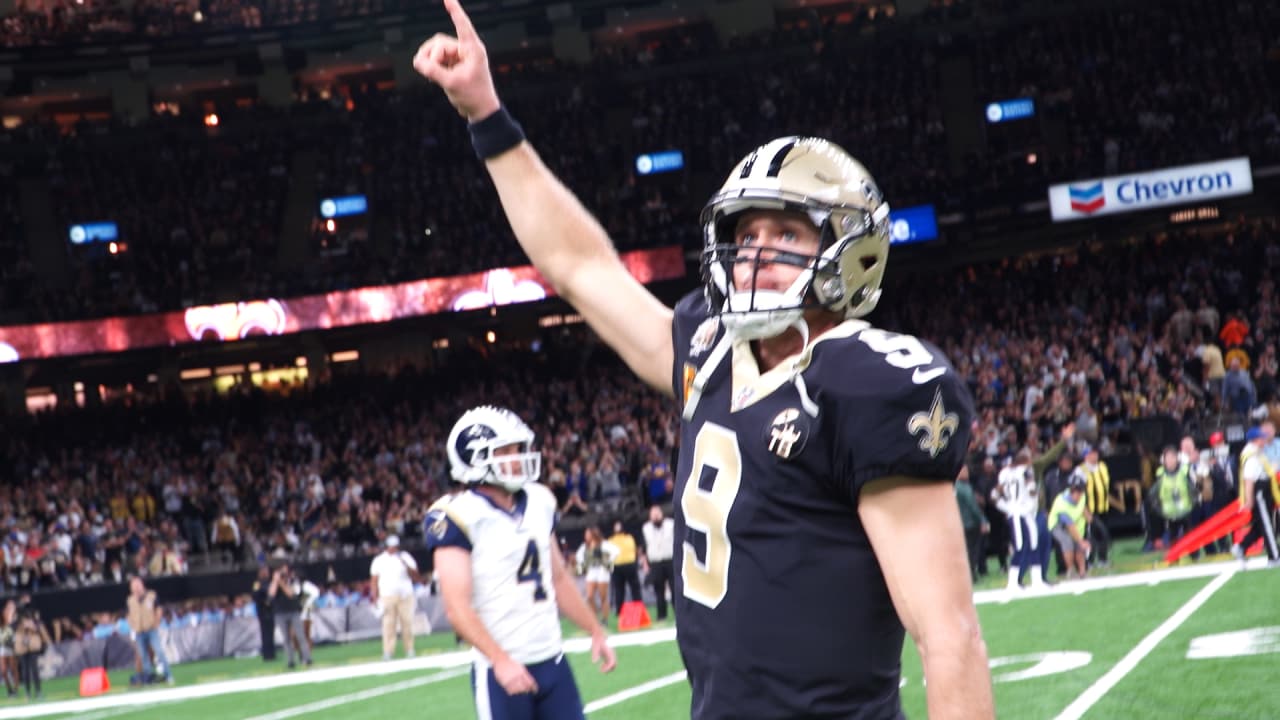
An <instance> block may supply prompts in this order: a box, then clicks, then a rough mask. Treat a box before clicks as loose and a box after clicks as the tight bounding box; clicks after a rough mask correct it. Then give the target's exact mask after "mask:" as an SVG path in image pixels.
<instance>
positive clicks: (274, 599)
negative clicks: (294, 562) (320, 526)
mask: <svg viewBox="0 0 1280 720" xmlns="http://www.w3.org/2000/svg"><path fill="white" fill-rule="evenodd" d="M267 597H269V598H271V610H272V613H273V614H274V615H275V618H276V622H277V623H278V624H279V625H280V627H281V629H282V631H283V632H284V651H285V654H286V655H285V656H286V657H287V658H288V660H289V663H288V665H287V667H288V668H289V669H290V670H292V669H294V668H295V667H297V666H298V664H297V663H296V662H295V660H294V648H295V646H296V647H297V649H298V653H299V654H301V655H302V662H304V663H306V664H307V665H310V664H311V646H310V645H309V644H308V643H307V640H306V636H305V635H303V632H302V582H301V580H300V579H299V578H298V577H297V576H296V575H294V574H293V570H292V569H290V567H289V563H281V565H280V567H278V568H276V571H275V572H274V573H272V574H271V585H270V587H268V588H267Z"/></svg>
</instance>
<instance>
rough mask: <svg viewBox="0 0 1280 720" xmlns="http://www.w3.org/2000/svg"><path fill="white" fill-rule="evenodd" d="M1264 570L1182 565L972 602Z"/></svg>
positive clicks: (1254, 561) (987, 594) (985, 593)
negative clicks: (1239, 571)
mask: <svg viewBox="0 0 1280 720" xmlns="http://www.w3.org/2000/svg"><path fill="white" fill-rule="evenodd" d="M1266 567H1267V559H1266V558H1265V557H1259V558H1250V559H1249V560H1248V561H1247V562H1245V563H1241V562H1240V561H1239V560H1223V561H1221V562H1212V563H1202V564H1198V565H1184V566H1181V567H1173V568H1163V569H1160V570H1144V571H1142V572H1136V573H1128V574H1126V575H1108V576H1106V577H1097V578H1086V579H1084V580H1067V581H1066V582H1060V583H1058V584H1057V585H1054V586H1053V587H1051V588H1046V589H1044V590H1031V589H1029V588H1024V589H1022V590H1014V591H1012V592H1010V591H1009V590H1006V589H1004V588H1000V589H998V590H979V591H977V592H975V593H974V594H973V602H974V603H975V604H977V605H985V604H988V603H1006V602H1009V601H1011V600H1034V599H1036V598H1042V597H1053V596H1055V595H1081V594H1083V593H1086V592H1091V591H1094V590H1110V589H1112V588H1121V587H1134V586H1137V585H1158V584H1160V583H1162V582H1170V581H1174V580H1190V579H1193V578H1206V577H1213V576H1215V575H1221V574H1223V573H1227V572H1231V571H1238V570H1242V569H1243V570H1262V569H1265V568H1266Z"/></svg>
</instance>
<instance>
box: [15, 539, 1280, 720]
mask: <svg viewBox="0 0 1280 720" xmlns="http://www.w3.org/2000/svg"><path fill="white" fill-rule="evenodd" d="M1188 574H1192V575H1195V574H1198V575H1199V576H1198V577H1185V575H1188ZM1180 576H1182V577H1180ZM1112 585H1120V586H1118V587H1112ZM1277 598H1280V570H1258V571H1253V570H1250V571H1247V572H1242V571H1240V566H1239V565H1238V564H1235V563H1214V564H1212V565H1210V564H1205V565H1202V566H1185V567H1182V568H1179V569H1176V570H1172V571H1158V572H1152V573H1140V574H1130V575H1122V576H1113V577H1110V578H1102V579H1098V580H1089V581H1084V582H1077V583H1070V582H1067V583H1062V584H1060V585H1059V586H1058V587H1057V588H1055V589H1054V590H1052V591H1050V592H1049V593H1047V594H1039V595H1035V594H1026V593H1024V594H1020V595H1018V596H1016V597H1012V598H1011V597H1010V596H1008V595H1007V594H1006V593H1003V592H1000V591H991V590H985V591H982V592H980V593H979V594H978V601H979V606H978V607H979V613H980V615H981V618H982V625H983V632H984V635H985V637H986V640H987V645H988V650H989V654H990V658H991V663H992V676H993V678H994V680H995V692H996V706H997V710H998V714H999V716H1000V717H1001V718H1078V717H1088V718H1135V719H1137V718H1153V719H1155V718H1158V719H1160V720H1168V719H1169V718H1180V719H1181V718H1232V719H1233V720H1248V719H1250V718H1257V719H1258V720H1262V719H1264V718H1265V719H1271V718H1276V717H1280V602H1277ZM793 621H797V622H798V621H800V619H798V618H793ZM812 621H814V622H821V618H815V619H813V620H812ZM615 638H616V642H617V644H618V645H619V646H620V647H618V659H619V664H618V669H617V670H616V671H615V672H613V673H611V674H608V675H602V674H600V673H599V672H598V671H597V670H596V669H595V668H594V667H592V665H591V663H590V659H589V658H588V657H587V656H586V655H585V654H584V653H582V652H572V651H571V652H570V660H571V662H572V663H573V667H574V670H575V673H576V675H577V678H578V682H579V685H580V687H581V688H582V692H583V696H584V700H585V701H586V702H587V704H588V707H587V709H588V712H589V716H590V717H591V718H593V719H595V720H639V719H641V718H644V719H649V718H662V719H668V718H680V717H688V704H689V689H688V685H687V684H686V683H685V681H684V679H683V674H682V672H681V671H682V667H681V664H680V656H679V653H678V652H677V650H676V646H675V642H674V640H673V632H672V630H671V627H670V625H663V626H655V630H652V631H642V632H638V633H624V634H620V635H617V636H615ZM628 643H630V644H628ZM574 644H576V645H577V646H582V645H583V639H582V638H578V639H577V640H575V641H571V646H572V645H574ZM907 645H908V647H907V649H906V652H905V653H904V656H903V688H902V694H903V704H904V706H905V709H906V711H907V714H908V716H909V717H913V718H921V717H926V711H925V688H924V684H923V682H922V679H921V670H920V663H919V660H918V658H917V656H916V653H915V649H914V647H912V646H911V643H910V642H909V641H908V643H907ZM418 649H419V656H418V657H417V658H415V659H413V660H403V661H393V662H390V663H384V662H381V661H379V660H378V656H379V647H378V645H377V644H376V643H373V642H364V643H352V644H348V645H342V646H330V647H322V648H317V649H316V664H315V666H314V667H313V668H311V669H310V670H307V671H286V670H284V667H283V660H278V661H277V662H276V663H274V664H270V665H269V664H266V663H263V662H262V661H261V660H259V659H257V658H249V659H239V660H217V661H209V662H201V663H190V664H186V665H181V666H177V667H175V668H174V674H175V677H176V679H177V684H176V686H175V687H172V688H167V687H157V688H151V689H146V690H137V689H134V690H130V689H128V688H127V674H128V673H124V672H121V673H113V674H112V678H111V679H112V685H113V689H112V692H111V693H110V694H108V695H107V696H105V697H103V698H94V699H88V700H73V698H75V695H76V683H75V682H73V681H72V680H71V679H61V680H57V681H53V682H49V683H47V684H46V688H45V694H46V699H45V700H44V701H43V702H36V703H28V702H26V701H14V700H10V701H7V702H6V703H3V704H0V718H6V717H47V718H72V717H74V718H78V719H79V720H99V719H102V718H116V717H118V718H139V719H140V720H141V719H146V720H150V719H155V720H169V719H171V718H176V719H180V720H196V719H197V718H218V719H222V718H236V719H246V718H252V719H253V720H283V719H284V718H292V717H299V718H301V717H305V718H334V719H335V720H337V719H342V720H355V719H358V718H368V719H370V720H386V719H388V718H396V719H403V718H470V717H474V711H473V709H472V701H471V695H470V680H469V675H468V672H467V667H466V666H465V665H464V664H462V663H465V656H464V655H460V654H459V653H458V651H457V648H456V647H455V646H454V639H453V636H452V635H451V634H443V633H442V634H436V635H431V636H425V637H420V638H418ZM67 701H72V702H74V704H68V702H67ZM112 703H128V704H125V705H114V706H112V705H111V704H112Z"/></svg>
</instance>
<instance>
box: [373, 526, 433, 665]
mask: <svg viewBox="0 0 1280 720" xmlns="http://www.w3.org/2000/svg"><path fill="white" fill-rule="evenodd" d="M386 545H387V549H386V550H383V551H382V552H381V553H380V554H379V555H378V557H376V558H374V559H373V565H372V566H370V568H369V575H370V578H369V579H370V583H369V585H370V587H371V589H372V593H373V602H374V604H375V605H377V606H378V609H379V610H380V611H381V612H382V659H383V660H390V659H391V655H392V653H394V652H395V650H396V623H399V625H400V637H401V640H402V641H403V642H404V654H405V657H413V609H414V597H413V583H415V582H418V581H420V580H421V576H420V575H418V563H417V562H416V561H415V560H414V559H413V556H411V555H410V554H409V553H406V552H401V551H400V536H398V535H388V536H387V541H386Z"/></svg>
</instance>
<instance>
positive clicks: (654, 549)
mask: <svg viewBox="0 0 1280 720" xmlns="http://www.w3.org/2000/svg"><path fill="white" fill-rule="evenodd" d="M675 542H676V523H675V521H674V520H672V519H671V518H668V517H663V515H662V507H661V506H659V505H654V506H653V507H651V508H649V522H647V523H645V524H644V555H643V556H642V557H641V564H642V565H643V568H644V571H645V574H646V575H647V576H648V581H649V582H650V583H651V584H652V585H653V592H654V593H655V594H657V596H658V619H659V620H662V619H665V618H666V617H667V590H668V589H670V590H671V592H672V593H674V592H675V585H674V584H672V581H673V576H672V574H671V555H672V553H673V552H675ZM673 597H674V595H673Z"/></svg>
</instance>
